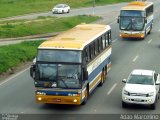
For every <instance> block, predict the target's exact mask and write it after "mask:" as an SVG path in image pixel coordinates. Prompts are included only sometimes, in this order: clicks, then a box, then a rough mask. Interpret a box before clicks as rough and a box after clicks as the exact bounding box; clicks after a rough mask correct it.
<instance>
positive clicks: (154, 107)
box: [150, 102, 156, 110]
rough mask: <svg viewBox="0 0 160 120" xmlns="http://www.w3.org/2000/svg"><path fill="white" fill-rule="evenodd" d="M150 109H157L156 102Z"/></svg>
mask: <svg viewBox="0 0 160 120" xmlns="http://www.w3.org/2000/svg"><path fill="white" fill-rule="evenodd" d="M150 107H151V109H152V110H155V109H156V102H154V103H153V104H151V106H150Z"/></svg>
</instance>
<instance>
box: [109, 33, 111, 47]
mask: <svg viewBox="0 0 160 120" xmlns="http://www.w3.org/2000/svg"><path fill="white" fill-rule="evenodd" d="M108 44H109V45H110V44H111V31H109V32H108Z"/></svg>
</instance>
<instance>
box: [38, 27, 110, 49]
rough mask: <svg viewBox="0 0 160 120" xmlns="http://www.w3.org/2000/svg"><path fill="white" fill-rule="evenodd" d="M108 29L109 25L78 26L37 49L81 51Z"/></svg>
mask: <svg viewBox="0 0 160 120" xmlns="http://www.w3.org/2000/svg"><path fill="white" fill-rule="evenodd" d="M110 29H111V28H110V26H109V25H101V24H80V25H77V26H75V27H74V28H72V29H70V30H67V31H65V32H63V33H60V34H59V35H57V36H56V37H53V38H50V39H49V40H47V41H45V42H43V43H42V44H41V45H40V46H39V47H38V48H39V49H74V50H83V48H84V47H85V46H86V45H87V44H89V43H90V42H92V41H93V40H94V39H95V38H97V37H99V36H100V35H102V34H103V33H105V32H106V31H108V30H110Z"/></svg>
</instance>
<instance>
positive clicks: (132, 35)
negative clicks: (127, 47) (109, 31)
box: [119, 33, 145, 38]
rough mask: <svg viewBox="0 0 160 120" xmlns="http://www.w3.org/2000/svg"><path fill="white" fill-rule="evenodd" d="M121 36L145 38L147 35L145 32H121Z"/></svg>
mask: <svg viewBox="0 0 160 120" xmlns="http://www.w3.org/2000/svg"><path fill="white" fill-rule="evenodd" d="M119 36H120V37H122V38H144V37H145V34H144V33H141V34H138V33H137V34H128V33H121V34H120V35H119Z"/></svg>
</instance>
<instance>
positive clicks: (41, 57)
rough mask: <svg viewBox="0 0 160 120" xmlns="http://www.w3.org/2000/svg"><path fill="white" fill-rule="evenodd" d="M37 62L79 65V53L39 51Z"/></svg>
mask: <svg viewBox="0 0 160 120" xmlns="http://www.w3.org/2000/svg"><path fill="white" fill-rule="evenodd" d="M37 61H43V62H58V63H60V62H63V63H68V62H69V63H81V51H75V50H74V51H73V50H72V51H71V50H49V49H47V50H45V49H39V50H38V54H37Z"/></svg>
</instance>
